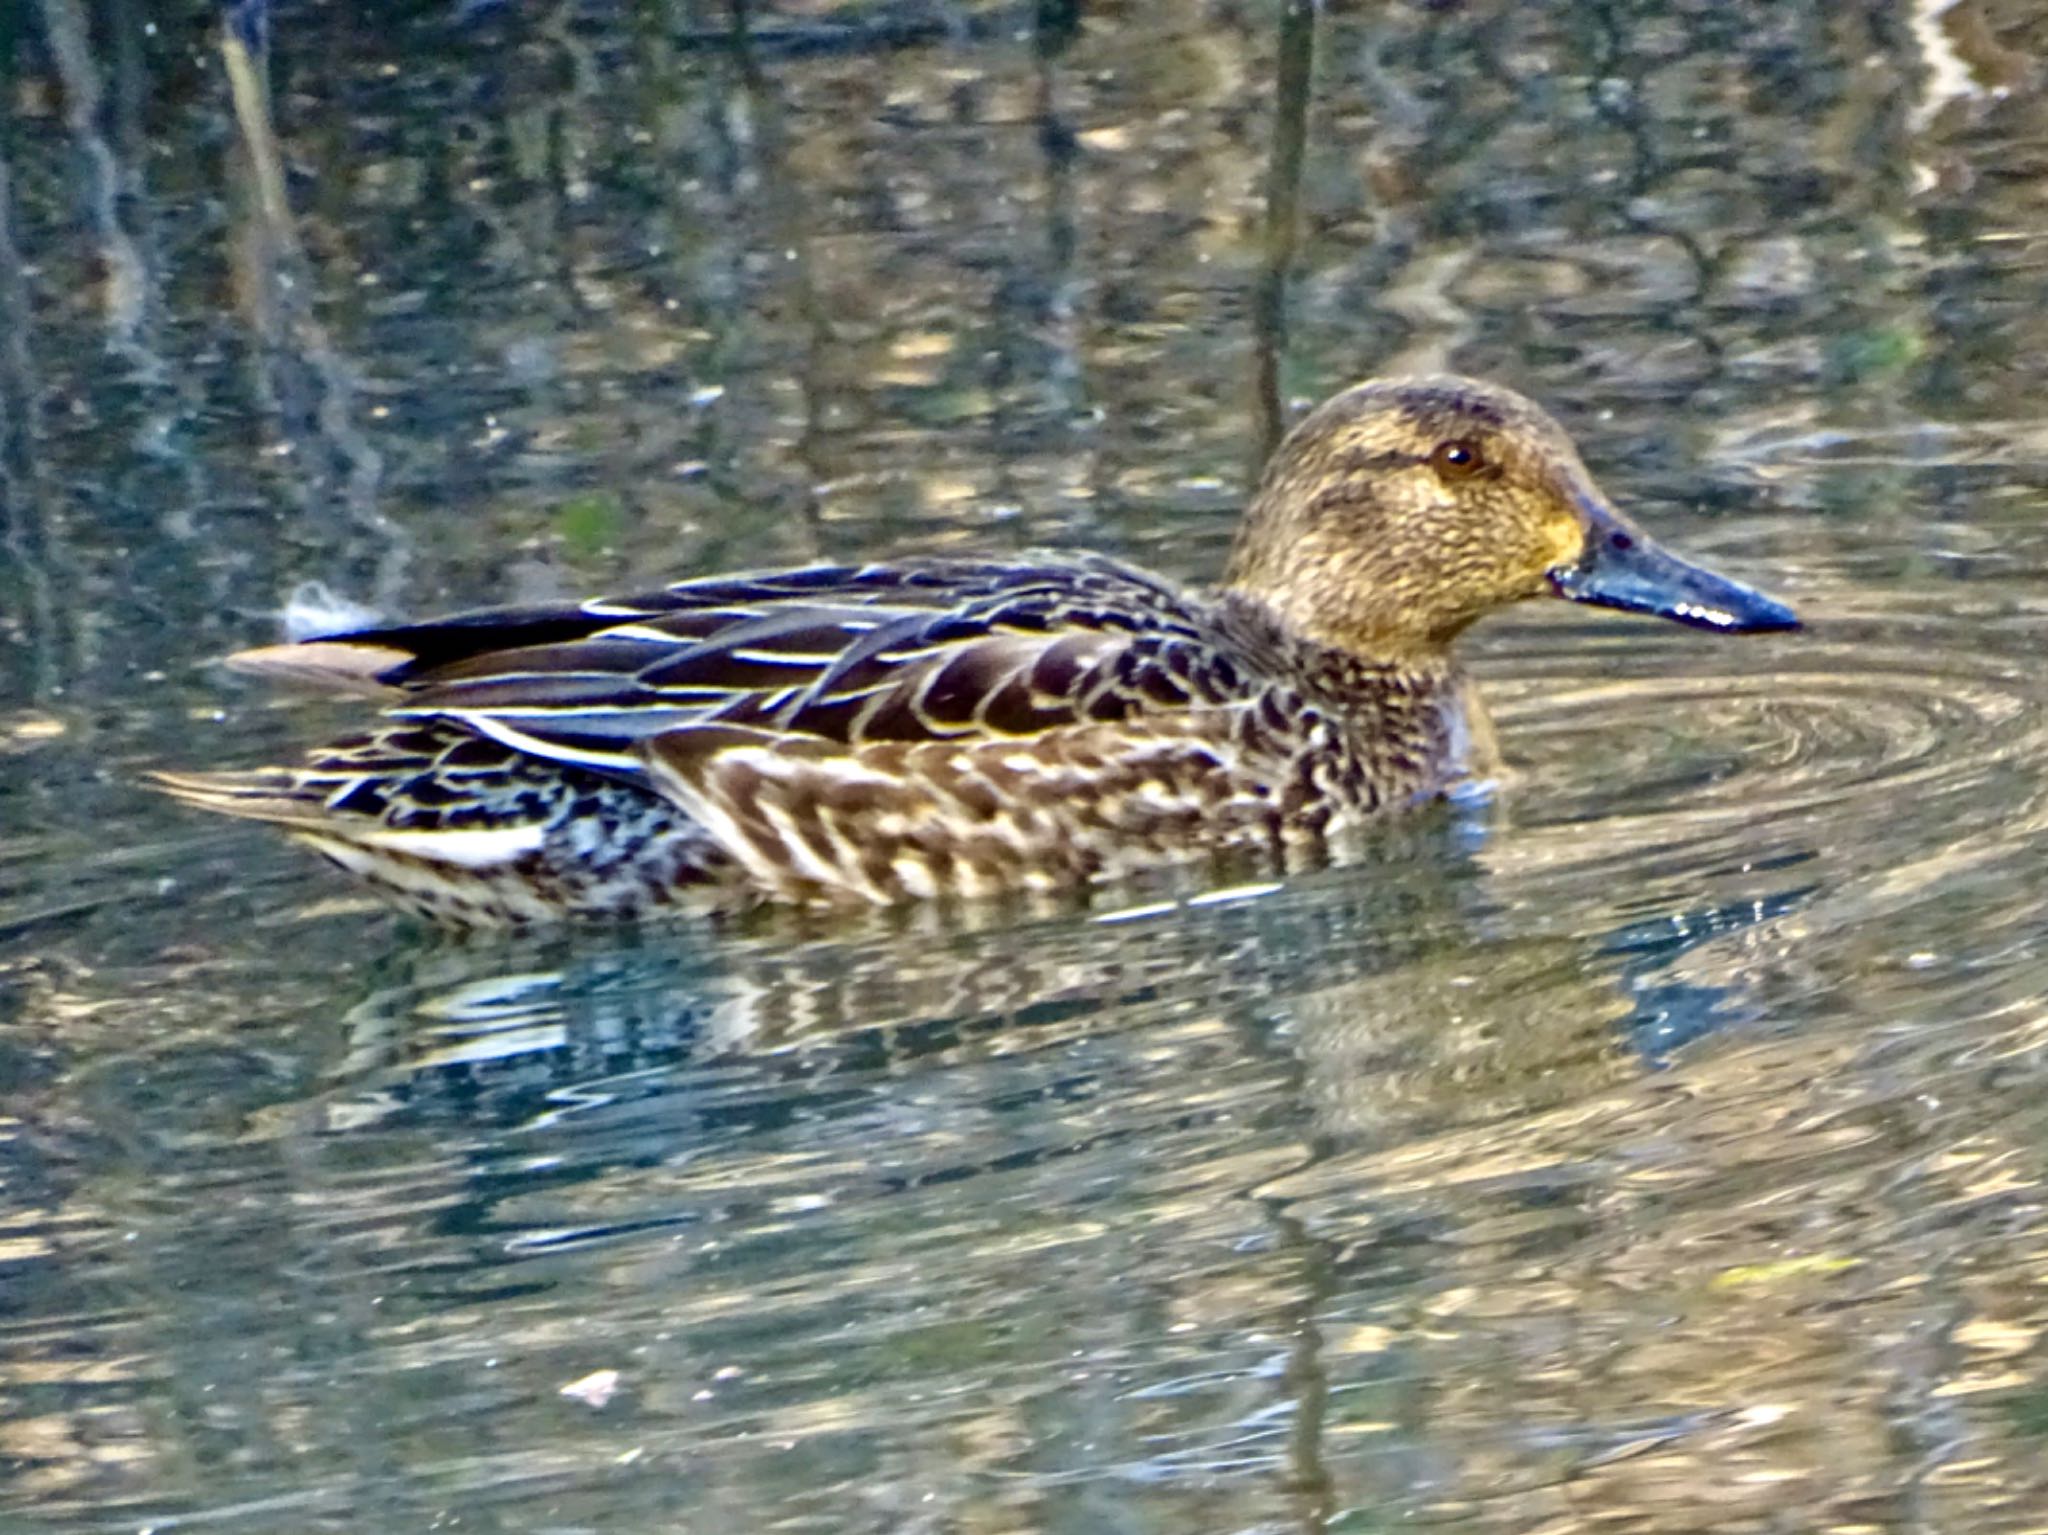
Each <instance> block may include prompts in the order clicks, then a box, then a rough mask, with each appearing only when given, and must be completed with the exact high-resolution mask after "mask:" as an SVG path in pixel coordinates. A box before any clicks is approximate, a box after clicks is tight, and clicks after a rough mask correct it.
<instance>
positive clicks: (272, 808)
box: [147, 767, 333, 828]
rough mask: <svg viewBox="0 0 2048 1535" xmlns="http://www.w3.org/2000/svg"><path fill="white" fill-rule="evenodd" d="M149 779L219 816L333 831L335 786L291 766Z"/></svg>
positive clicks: (154, 785)
mask: <svg viewBox="0 0 2048 1535" xmlns="http://www.w3.org/2000/svg"><path fill="white" fill-rule="evenodd" d="M147 780H148V782H149V784H150V786H151V787H152V788H155V789H159V790H161V791H162V792H163V793H165V794H168V795H170V796H171V798H172V799H175V800H179V801H182V802H183V803H185V804H187V805H195V806H197V807H198V808H199V809H201V810H211V811H214V812H216V813H218V814H220V815H232V816H240V817H242V818H243V819H245V820H250V821H268V822H270V823H271V824H272V825H275V826H289V827H299V828H311V827H321V828H327V827H331V826H332V824H333V816H332V814H331V812H330V811H329V809H328V805H327V795H328V793H329V792H330V791H331V790H332V788H333V785H332V784H331V783H327V784H316V783H314V782H312V781H310V780H309V779H308V778H307V776H306V775H305V774H303V773H299V772H295V771H293V770H292V769H290V768H275V767H272V768H252V769H250V770H248V771H247V772H239V773H161V772H158V773H150V774H148V775H147Z"/></svg>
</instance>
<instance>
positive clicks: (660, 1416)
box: [0, 0, 2048, 1535]
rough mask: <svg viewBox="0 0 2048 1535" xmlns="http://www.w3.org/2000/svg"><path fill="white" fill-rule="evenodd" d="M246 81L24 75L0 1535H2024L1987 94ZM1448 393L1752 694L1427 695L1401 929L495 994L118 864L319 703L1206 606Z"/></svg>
mask: <svg viewBox="0 0 2048 1535" xmlns="http://www.w3.org/2000/svg"><path fill="white" fill-rule="evenodd" d="M252 9H253V8H251V7H246V6H245V7H244V15H245V17H247V18H249V19H251V20H252V21H253V20H257V19H260V18H256V17H254V16H252V15H251V11H252ZM268 19H269V33H268V39H267V43H266V42H265V40H264V39H263V37H262V36H260V35H253V41H254V42H255V43H256V47H255V48H254V50H253V51H251V50H249V49H247V48H239V47H238V46H230V47H224V46H223V34H222V33H221V32H220V31H219V30H218V26H217V19H216V13H215V11H214V9H213V7H211V6H209V5H206V4H202V3H200V0H183V3H170V0H165V3H143V0H23V3H22V4H21V5H19V6H17V7H15V8H14V9H13V11H12V13H11V20H10V21H9V23H8V25H7V26H4V27H0V46H4V47H5V48H6V49H7V50H8V53H9V55H10V56H11V60H12V64H13V68H12V70H11V71H10V72H8V73H7V74H6V75H5V76H4V79H5V83H6V90H7V93H8V94H7V98H6V101H5V104H4V107H5V115H4V122H0V135H4V136H0V498H4V511H5V522H4V547H0V1524H4V1525H5V1526H6V1527H7V1528H8V1529H18V1530H24V1531H28V1530H34V1531H65V1532H83V1531H129V1530H143V1529H151V1530H160V1531H161V1530H173V1529H176V1530H208V1531H214V1530H218V1531H223V1532H240V1531H271V1530H276V1531H307V1530H350V1531H357V1530H375V1531H385V1530H415V1529H437V1528H449V1529H467V1530H484V1531H513V1530H519V1531H583V1530H605V1531H638V1530H649V1531H652V1530H661V1531H671V1530H717V1529H721V1528H745V1529H773V1530H792V1531H794V1530H805V1531H809V1530H817V1531H875V1532H885V1531H886V1532H895V1531H934V1532H937V1531H947V1532H952V1531H962V1532H966V1531H975V1532H998V1531H1026V1530H1042V1531H1087V1532H1098V1531H1131V1532H1139V1531H1162V1532H1163V1531H1174V1532H1183V1531H1254V1530H1255V1531H1318V1532H1322V1531H1330V1532H1364V1531H1373V1530H1381V1529H1393V1528H1397V1527H1401V1528H1406V1527H1413V1526H1418V1525H1421V1526H1427V1527H1431V1528H1442V1529H1447V1530H1455V1531H1475V1532H1477V1531H1530V1530H1541V1531H1545V1532H1560V1531H1577V1530H1599V1531H1602V1532H1613V1531H1630V1532H1634V1531H1696V1530H1702V1529H1715V1530H1734V1531H1789V1530H1799V1531H1807V1530H1819V1529H1832V1530H1843V1531H1852V1530H1941V1531H1953V1532H1965V1531H1967V1532H1971V1535H1978V1532H1988V1531H2008V1530H2009V1531H2021V1530H2033V1531H2038V1530H2040V1529H2041V1528H2042V1518H2043V1515H2042V1509H2043V1508H2044V1507H2048V1340H2044V1336H2043V1329H2044V1327H2048V1195H2044V1179H2048V1000H2044V994H2048V905H2044V902H2043V899H2042V893H2041V892H2042V885H2043V874H2044V868H2048V864H2044V858H2048V727H2044V706H2048V667H2044V664H2043V660H2042V657H2043V643H2042V637H2043V635H2044V633H2048V585H2044V583H2043V581H2042V579H2041V578H2042V574H2043V572H2044V570H2048V518H2044V516H2043V510H2044V505H2048V412H2044V408H2043V406H2042V404H2041V401H2042V400H2043V399H2044V398H2048V394H2044V386H2048V344H2043V343H2048V321H2044V318H2043V316H2044V314H2048V310H2044V309H2043V306H2042V303H2041V293H2042V288H2041V284H2042V273H2043V272H2044V270H2048V214H2044V212H2043V208H2042V203H2041V199H2040V196H2039V188H2040V184H2041V183H2040V179H2039V171H2040V167H2041V165H2042V164H2043V162H2044V159H2048V103H2044V99H2043V94H2042V88H2043V78H2044V77H2043V75H2042V73H2041V69H2040V66H2039V65H2038V63H2037V59H2038V58H2039V56H2040V54H2041V51H2042V48H2043V45H2044V44H2048V22H2044V21H2043V19H2042V18H2041V17H2040V16H2039V14H2038V12H2037V11H2036V10H2035V8H2033V7H2029V6H2024V5H2021V4H2019V3H2017V0H2004V3H1979V0H1959V3H1955V0H1939V3H1938V0H1918V3H1915V4H1911V5H1841V6H1828V7H1799V6H1779V5H1765V4H1761V3H1759V4H1748V5H1744V4H1730V3H1727V0H1711V3H1709V0H1701V3H1696V4H1683V3H1681V4H1671V5H1662V6H1651V5H1620V4H1584V5H1576V6H1571V7H1563V6H1559V7H1532V6H1522V5H1516V4H1511V3H1509V0H1473V3H1468V4H1411V5H1390V6H1371V7H1368V6H1357V7H1353V6H1339V5H1331V6H1329V7H1327V8H1326V9H1325V10H1324V11H1322V12H1321V13H1320V14H1318V13H1316V12H1315V11H1313V10H1312V9H1311V8H1310V7H1308V6H1307V5H1305V4H1292V3H1290V4H1285V5H1283V4H1280V3H1278V0H1271V3H1268V0H1249V3H1246V0H1153V3H1148V4H1146V5H1143V6H1139V5H1135V4H1129V3H1125V4H1109V3H1102V4H1086V3H1083V0H1069V3H1066V4H1062V3H1059V0H1039V3H1037V4H1034V5H1007V4H948V5H941V4H937V3H918V0H905V3H903V4H900V5H891V4H870V5H832V4H827V3H824V0H789V3H782V4H772V5H771V4H762V5H756V6H750V7H744V8H742V9H740V10H739V11H737V12H735V11H733V10H731V9H728V8H726V7H724V6H717V5H712V4H709V3H704V4H698V3H694V0H613V3H603V0H583V3H581V4H577V3H571V0H501V3H489V0H468V3H463V4H457V3H455V0H431V3H429V0H421V3H415V4H399V3H383V4H379V5H374V6H372V5H368V4H361V3H348V0H327V3H324V4H319V3H312V0H304V3H297V0H293V3H281V4H279V5H277V6H276V7H275V8H274V9H273V10H272V12H271V13H270V15H269V18H268ZM2030 337H2033V338H2035V339H2034V340H2030V339H2029V338H2030ZM1444 365H1450V366H1455V367H1457V368H1460V369H1462V370H1465V371H1469V372H1475V373H1481V374H1485V375H1488V376H1493V377H1498V378H1500V379H1502V380H1504V381H1506V382H1509V383H1512V384H1514V385H1516V386H1518V387H1520V388H1523V389H1525V390H1527V391H1529V392H1531V393H1533V394H1535V395H1536V396H1537V397H1539V398H1540V399H1542V400H1544V401H1545V402H1546V403H1547V404H1549V405H1550V406H1551V407H1552V408H1553V409H1554V410H1555V411H1556V412H1557V413H1558V414H1559V415H1560V416H1561V417H1562V418H1563V419H1564V420H1565V421H1566V422H1567V423H1568V425H1569V426H1570V427H1571V429H1572V430H1573V431H1574V432H1575V433H1576V435H1577V436H1578V438H1579V441H1580V443H1581V445H1582V447H1583V449H1584V451H1585V454H1586V457H1587V459H1588V461H1589V463H1590V464H1591V465H1592V466H1593V468H1594V470H1595V472H1596V473H1597V474H1598V475H1599V476H1600V478H1601V479H1602V481H1603V483H1604V484H1605V486H1606V487H1607V489H1608V490H1609V491H1610V492H1611V493H1612V494H1613V495H1614V496H1615V498H1616V499H1617V500H1618V501H1620V502H1621V503H1623V504H1624V505H1626V506H1628V507H1629V508H1630V509H1632V510H1633V511H1634V512H1635V513H1636V514H1637V515H1638V516H1639V517H1640V518H1641V519H1642V520H1643V521H1644V522H1645V523H1646V524H1647V525H1649V526H1650V527H1651V528H1653V529H1654V530H1655V531H1656V532H1658V534H1659V535H1660V536H1662V537H1664V538H1665V539H1666V540H1668V541H1669V542H1670V543H1671V544H1672V545H1673V546H1674V547H1677V548H1679V549H1681V550H1684V551H1686V552H1688V553H1691V554H1694V555H1697V556H1700V557H1702V558H1705V559H1708V560H1710V561H1712V562H1714V563H1716V564H1718V565H1719V566H1721V567H1723V568H1725V569H1728V570H1730V571H1731V572H1732V573H1735V574H1738V575H1740V576H1742V577H1744V578H1746V579H1750V580H1754V581H1756V582H1758V583H1759V584H1762V585H1764V586H1766V587H1768V588H1769V589H1771V590H1773V591H1775V592H1778V593H1780V594H1782V595H1784V596H1786V597H1787V598H1789V599H1790V600H1792V601H1794V602H1796V603H1797V604H1798V605H1799V607H1800V609H1801V611H1802V613H1803V614H1804V615H1805V617H1806V618H1807V619H1808V621H1809V628H1808V629H1807V630H1806V631H1805V632H1803V633H1800V634H1796V635H1784V636H1769V637H1760V638H1755V639H1745V640H1731V639H1722V638H1716V637H1712V636H1707V635H1701V634H1698V633H1693V632H1688V631H1683V630H1679V629H1676V628H1673V627H1669V626H1662V625H1657V624H1654V623H1651V622H1649V621H1630V620H1625V619H1621V618H1618V617H1615V616H1612V615H1609V616H1604V617H1603V616H1601V615H1598V614H1595V613H1592V612H1590V611H1588V610H1584V609H1572V610H1569V611H1565V610H1564V606H1565V605H1563V604H1538V605H1533V606H1532V607H1531V608H1530V609H1529V610H1527V611H1522V612H1517V613H1515V614H1513V615H1510V616H1509V617H1507V618H1505V619H1502V620H1498V621H1494V622H1491V623H1489V624H1487V625H1485V626H1482V629H1481V630H1480V631H1478V632H1476V633H1475V634H1474V635H1473V636H1472V637H1471V644H1470V653H1471V656H1472V659H1473V662H1474V665H1475V668H1476V669H1477V671H1478V672H1479V673H1480V675H1481V676H1482V678H1483V680H1484V683H1485V686H1486V690H1487V693H1488V696H1489V698H1490V699H1491V701H1492V702H1493V705H1494V708H1495V712H1496V716H1497V722H1498V724H1499V726H1500V730H1501V735H1502V739H1503V742H1504V745H1505V748H1506V751H1507V754H1508V756H1509V758H1510V759H1511V762H1512V764H1513V768H1514V772H1513V776H1512V778H1511V780H1510V781H1509V782H1508V783H1507V784H1505V785H1504V786H1503V788H1502V790H1501V791H1500V793H1499V794H1498V795H1497V796H1496V797H1494V798H1493V799H1492V800H1490V801H1488V802H1485V803H1477V804H1470V805H1464V806H1459V807H1455V808H1451V809H1445V810H1443V811H1440V812H1438V813H1434V814H1431V815H1428V816H1424V817H1421V818H1419V819H1417V820H1416V821H1414V822H1412V823H1410V824H1407V825H1403V826H1401V827H1398V828H1395V829H1393V830H1390V832H1389V833H1388V835H1387V837H1386V839H1385V845H1384V847H1383V848H1382V849H1380V850H1379V856H1377V857H1376V858H1375V859H1374V860H1373V861H1372V862H1371V863H1370V864H1368V865H1366V866H1363V867H1354V868H1349V869H1339V870H1330V871H1324V872H1321V873H1315V874H1309V875H1305V876H1302V877H1300V878H1297V879H1292V880H1289V881H1287V882H1286V883H1285V884H1283V885H1281V886H1279V887H1277V888H1266V887H1247V888H1242V889H1236V890H1224V891H1216V892H1208V893H1205V894H1202V895H1198V896H1195V897H1193V898H1189V896H1188V894H1187V892H1185V891H1182V892H1178V893H1176V892H1168V893H1167V894H1166V895H1164V896H1158V893H1157V892H1138V893H1136V894H1134V895H1132V896H1131V898H1130V899H1128V900H1120V899H1110V898H1104V899H1098V900H1096V901H1094V902H1092V903H1089V904H1085V905H1076V906H1074V907H1072V908H1070V909H1065V910H1059V909H1033V910H1008V911H1005V910H991V911H988V912H984V913H977V914H973V915H971V916H958V915H956V916H953V917H948V918H939V917H935V916H933V915H932V914H929V913H899V914H889V915H884V916H872V917H860V918H854V917H829V916H801V917H790V916H783V917H779V918H766V919H758V920H754V921H743V922H737V923H728V924H725V925H722V926H710V925H697V926H688V925H678V926H675V927H671V928H666V929H650V930H647V931H642V932H638V933H620V932H603V931H580V932H566V933H555V934H551V935H536V936H532V937H525V938H519V937H503V938H497V939H477V940H460V939H456V938H451V937H446V936H437V935H435V934H433V933H431V932H428V931H425V930H424V929H422V928H420V927H418V926H416V925H413V924H410V923H408V922H406V921H404V920H401V919H399V918H397V917H394V916H391V915H389V914H386V913H384V912H383V911H381V910H380V909H379V908H378V907H377V906H375V905H374V903H372V902H370V901H368V900H366V899H364V898H362V897H361V896H360V895H359V894H358V893H357V892H355V891H353V890H351V889H350V888H348V887H347V886H346V885H344V884H343V883H341V882H340V881H339V880H337V879H336V878H335V877H333V876H332V874H331V873H330V871H328V870H326V869H324V868H323V867H321V866H318V865H317V864H316V863H314V862H313V861H312V860H309V859H307V858H305V857H304V856H303V855H302V854H299V853H297V852H295V851H294V850H292V849H291V848H289V847H287V846H285V845H284V844H282V843H281V842H279V841H278V840H276V839H274V838H272V837H270V836H268V835H266V834H265V833H264V832H263V831H262V830H261V829H259V828H253V827H243V826H235V825H227V824H219V823H214V822H211V821H208V820H206V819H204V818H202V817H198V816H195V815H193V814H191V813H188V812H185V811H182V810H180V809H179V808H177V807H175V806H173V805H171V804H169V803H167V802H165V801H163V800H161V799H160V798H157V797H155V796H153V795H152V794H150V793H149V792H148V791H147V790H146V789H145V788H144V787H143V786H142V783H141V779H142V775H143V774H144V773H145V772H146V771H147V770H148V769H150V768H152V767H165V766H175V767H194V766H224V765H246V764H252V763H255V762H258V761H262V760H277V759H279V758H281V757H284V756H287V755H288V754H289V753H291V752H292V751H293V750H294V749H295V747H296V745H298V744H300V743H304V742H309V741H311V740H314V739H316V738H317V737H318V736H319V735H320V733H321V732H322V731H323V730H327V729H330V728H332V726H333V725H334V724H335V723H336V722H337V720H338V718H339V717H340V716H339V715H337V713H336V712H335V711H333V710H331V709H322V708H311V707H308V706H306V705H304V704H302V703H288V702H281V701H279V700H276V699H273V698H271V697H268V696H266V695H265V694H264V693H263V692H261V691H260V690H258V689H256V688H253V687H251V686H249V685H248V684H246V683H245V682H243V681H240V680H237V679H235V678H232V677H230V676H227V675H226V674H224V673H222V672H221V671H220V670H219V669H217V668H216V667H214V666H212V665H211V664H210V662H211V658H213V657H215V656H217V655H219V654H221V653H223V652H225V651H228V650H232V649H234V648H237V647H239V646H243V645H247V644H251V643H261V642H264V641H266V640H269V639H273V638H275V637H277V635H278V634H279V633H280V632H281V627H280V626H281V623H282V622H283V617H282V615H283V614H284V613H285V612H286V610H287V609H290V610H291V611H293V612H297V613H304V612H305V611H307V610H309V609H319V608H321V607H322V606H323V605H324V606H325V607H328V608H333V607H335V606H337V605H340V604H347V603H353V604H360V605H363V606H366V607H370V608H374V609H376V610H378V611H381V612H385V613H389V614H392V615H401V614H414V613H425V612H430V611H436V610H446V609H450V608H454V607H459V606H465V605H473V604H478V603H482V602H487V601H492V600H503V599H505V598H508V597H530V596H536V595H546V594H570V593H585V592H599V591H603V590H606V589H608V588H619V587H628V586H634V585H641V584H644V583H646V582H648V581H649V580H653V579H660V578H665V577H671V576H676V575H682V574H686V573H691V572H703V571H707V570H713V569H718V568H725V567H735V566H748V567H758V566H764V565H774V564H778V563H783V562H789V561H797V560H803V559H808V558H812V557H815V556H821V555H827V556H843V555H855V554H860V553H866V552H874V551H882V550H889V549H906V548H914V547H923V548H933V547H939V548H984V549H1003V548H1017V547H1025V546H1029V545H1043V544H1051V545H1061V546H1082V545H1086V546H1090V547H1100V548H1105V549H1110V550H1113V551H1117V552H1120V553H1122V554H1125V555H1127V556H1129V557H1131V558H1134V559H1138V560H1141V561H1143V562H1146V563H1149V564H1151V565H1154V566H1156V567H1157V568H1160V569H1162V570H1165V571H1167V572H1169V573H1171V574H1174V575H1177V576H1182V577H1186V578H1191V579H1201V578H1205V577H1208V576H1210V575H1213V574H1214V572H1215V571H1216V569H1217V567H1218V565H1219V563H1220V560H1221V555H1222V551H1223V548H1224V546H1225V543H1226V541H1227V539H1228V537H1229V534H1230V531H1231V529H1232V526H1233V523H1234V519H1235V514H1236V509H1237V508H1238V507H1239V506H1240V505H1241V502H1242V497H1243V494H1244V487H1245V484H1246V481H1247V477H1248V475H1249V474H1250V473H1251V472H1252V468H1253V465H1254V464H1255V463H1256V462H1257V459H1258V457H1259V454H1260V452H1261V450H1262V445H1263V444H1264V443H1265V442H1266V441H1267V440H1268V439H1269V437H1270V434H1271V432H1272V431H1273V430H1274V428H1275V426H1276V425H1277V424H1278V423H1280V422H1281V421H1282V420H1284V418H1285V417H1286V415H1287V414H1288V413H1290V412H1291V411H1292V410H1294V409H1296V408H1298V407H1299V406H1300V405H1301V404H1302V403H1304V402H1306V401H1309V400H1312V399H1314V398H1316V397H1318V396H1320V395H1322V394H1324V393H1326V392H1328V391H1330V390H1331V389H1333V388H1335V387H1337V386H1339V385H1340V384H1342V383H1345V382H1348V381H1350V380H1352V379H1354V378H1356V377H1359V376H1363V375H1365V374H1369V373H1372V372H1378V371H1391V370H1395V369H1399V368H1418V367H1433V366H1444ZM295 594H296V595H295ZM1155 896H1157V898H1156V899H1155V898H1154V897H1155Z"/></svg>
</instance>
